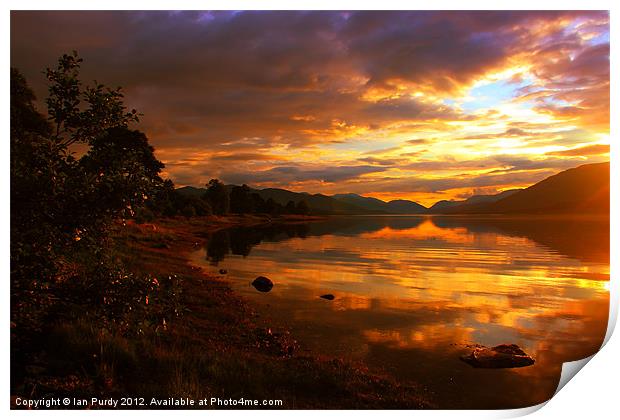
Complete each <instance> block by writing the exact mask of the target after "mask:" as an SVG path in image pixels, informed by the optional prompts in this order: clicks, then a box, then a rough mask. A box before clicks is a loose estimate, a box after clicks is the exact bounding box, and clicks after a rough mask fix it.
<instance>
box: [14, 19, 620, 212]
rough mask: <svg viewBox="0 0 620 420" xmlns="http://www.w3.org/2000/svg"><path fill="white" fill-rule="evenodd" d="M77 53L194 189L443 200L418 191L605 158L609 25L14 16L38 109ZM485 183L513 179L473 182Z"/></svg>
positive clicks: (22, 64)
mask: <svg viewBox="0 0 620 420" xmlns="http://www.w3.org/2000/svg"><path fill="white" fill-rule="evenodd" d="M74 49H75V50H77V51H78V52H79V53H80V55H81V56H82V57H83V58H84V60H85V61H84V66H83V75H84V80H85V81H88V80H93V79H96V80H98V81H100V82H103V83H106V84H109V85H111V86H117V85H120V86H123V87H124V90H125V93H126V100H127V103H128V105H129V106H131V107H134V108H136V109H138V110H139V111H140V112H142V113H143V114H144V117H143V118H142V122H141V123H140V127H139V128H140V129H142V130H144V131H145V132H146V133H147V135H148V136H149V138H150V139H151V142H152V143H153V144H154V145H155V147H156V149H157V153H158V156H159V157H160V158H161V159H162V160H164V162H165V163H166V165H167V168H166V171H167V174H168V175H169V176H170V177H171V178H172V179H173V180H174V181H175V182H176V183H177V184H179V185H182V184H193V185H199V184H204V183H205V182H207V181H208V180H209V179H210V178H213V177H221V178H222V179H224V180H225V181H227V182H246V183H250V184H253V185H256V186H272V185H273V186H275V185H277V186H281V187H285V188H286V187H289V188H304V189H305V190H308V191H311V192H325V193H330V192H341V191H342V188H349V189H350V191H353V192H358V193H368V194H370V193H378V194H379V195H381V196H382V197H384V198H390V197H393V195H391V194H392V193H393V194H400V195H401V196H402V197H404V198H406V197H415V198H416V199H419V200H421V201H424V202H425V203H426V204H428V202H429V201H430V200H433V199H435V198H437V197H436V196H435V195H432V194H428V195H426V196H422V195H420V194H414V192H415V191H417V190H415V188H418V187H416V186H417V185H422V184H418V181H415V182H410V183H407V182H405V181H404V180H408V179H413V180H418V179H419V176H420V173H422V172H423V173H424V176H427V173H428V171H430V170H434V171H436V172H435V173H434V175H433V176H434V178H436V179H435V180H433V181H432V183H431V184H429V183H425V182H426V181H420V182H423V185H424V187H423V188H422V187H420V188H419V189H420V191H421V190H427V191H431V192H439V191H441V192H442V194H445V195H446V196H447V198H450V197H449V196H450V195H451V194H452V195H453V196H454V197H456V196H457V195H459V194H461V195H462V194H468V191H473V188H479V187H480V188H482V187H484V188H488V189H489V190H491V189H493V188H496V189H497V188H508V187H510V186H511V185H513V186H516V185H519V186H522V185H523V183H525V182H529V181H530V180H534V179H536V180H538V178H540V175H541V174H542V173H543V172H542V171H543V170H545V171H546V172H544V173H552V172H554V171H557V170H559V169H561V168H565V167H569V166H571V165H573V166H574V165H577V164H580V163H587V162H595V161H601V160H605V159H608V157H607V152H606V151H605V149H603V148H602V147H604V146H605V144H608V143H609V15H608V13H607V12H596V11H587V12H574V11H571V12H568V11H515V12H510V11H501V12H456V11H449V12H435V11H421V12H396V11H393V12H371V11H364V12H301V11H290V12H270V11H258V12H198V11H193V12H130V11H121V12H61V11H58V12H27V11H20V12H12V13H11V65H12V66H14V67H17V68H19V69H20V70H21V71H22V72H23V73H24V74H25V75H26V77H27V79H28V80H29V82H30V83H31V85H32V86H33V87H34V89H35V91H36V93H37V95H38V97H39V98H44V97H45V85H44V78H43V73H42V70H44V69H45V67H47V66H53V65H54V63H55V60H56V59H57V57H58V56H59V55H61V54H62V53H66V52H69V51H71V50H74ZM42 103H43V102H41V108H42ZM522 159H525V160H522ZM474 162H475V163H474ZM526 162H534V163H532V164H527V163H526ZM485 171H486V172H488V173H491V172H492V171H509V172H510V173H511V174H510V173H508V172H507V173H506V176H507V178H501V179H500V178H497V177H486V178H484V179H485V180H486V179H489V180H494V181H493V182H497V184H495V185H486V181H485V185H482V186H480V185H476V182H479V181H476V182H475V180H476V179H478V177H480V176H482V175H481V174H482V172H485ZM528 171H529V172H528ZM516 172H519V173H520V174H521V175H519V176H520V178H517V176H516V175H515V173H516ZM526 173H529V178H527V177H525V175H524V174H526ZM522 175H523V176H522ZM510 176H512V177H513V178H510ZM423 179H426V178H423ZM510 179H512V181H510ZM400 180H403V181H402V182H401V181H400ZM450 182H452V183H453V184H452V185H453V188H448V187H449V185H450ZM489 182H491V181H489ZM500 182H501V183H500ZM444 183H445V185H444ZM396 185H402V187H398V188H402V189H398V190H395V189H394V188H395V186H396ZM437 185H441V188H439V187H436V186H437ZM312 188H315V189H316V191H314V190H311V189H312ZM464 188H470V190H468V191H464V190H463V189H464ZM443 198H446V197H443Z"/></svg>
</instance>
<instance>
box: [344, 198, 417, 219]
mask: <svg viewBox="0 0 620 420" xmlns="http://www.w3.org/2000/svg"><path fill="white" fill-rule="evenodd" d="M332 197H333V198H335V199H336V200H338V201H341V202H343V203H348V204H351V205H354V206H356V207H360V208H362V209H364V210H366V213H378V214H422V213H425V212H426V210H427V209H426V207H424V206H423V205H421V204H418V203H416V202H414V201H409V200H392V201H389V202H385V201H383V200H379V199H378V198H373V197H363V196H361V195H358V194H336V195H333V196H332Z"/></svg>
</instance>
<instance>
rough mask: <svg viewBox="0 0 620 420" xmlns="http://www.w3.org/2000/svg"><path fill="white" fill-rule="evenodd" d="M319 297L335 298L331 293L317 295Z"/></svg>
mask: <svg viewBox="0 0 620 420" xmlns="http://www.w3.org/2000/svg"><path fill="white" fill-rule="evenodd" d="M319 297H320V298H321V299H327V300H334V299H335V296H334V295H332V294H331V293H328V294H326V295H321V296H319Z"/></svg>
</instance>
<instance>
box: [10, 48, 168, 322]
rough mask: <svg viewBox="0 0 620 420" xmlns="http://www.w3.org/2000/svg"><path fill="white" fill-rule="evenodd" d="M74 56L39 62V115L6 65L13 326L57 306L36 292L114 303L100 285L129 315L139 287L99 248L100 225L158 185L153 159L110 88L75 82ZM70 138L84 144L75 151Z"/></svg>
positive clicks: (103, 229) (103, 242)
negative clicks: (42, 90)
mask: <svg viewBox="0 0 620 420" xmlns="http://www.w3.org/2000/svg"><path fill="white" fill-rule="evenodd" d="M81 62H82V60H81V59H80V58H79V57H78V56H77V53H75V52H74V53H73V54H71V55H67V54H65V55H63V56H62V57H60V59H59V60H58V65H57V67H56V68H54V69H47V73H46V74H47V79H48V82H49V95H48V98H47V100H46V104H47V107H48V115H49V118H48V120H47V121H46V119H45V118H44V117H43V116H42V115H41V114H39V113H38V112H37V110H36V109H35V107H34V104H33V103H34V100H35V97H34V94H33V93H32V91H31V90H30V89H29V88H28V86H27V84H26V81H25V79H24V78H23V76H21V74H20V73H19V72H18V71H17V70H15V69H12V70H11V136H10V144H11V157H10V159H11V168H10V172H11V281H12V282H11V286H12V287H11V298H12V301H11V319H12V321H13V322H16V325H19V326H20V328H26V326H27V325H29V326H30V327H28V328H32V329H34V330H36V329H37V328H41V325H42V324H37V322H40V321H41V319H42V318H41V317H39V318H37V317H35V316H33V314H34V313H35V312H37V313H39V312H42V311H44V310H45V308H47V307H48V306H50V305H53V304H57V303H54V302H58V301H59V300H58V299H56V300H54V299H47V298H46V296H51V294H53V293H56V294H57V296H63V297H64V298H65V299H68V300H70V301H75V302H80V303H81V304H92V305H93V306H92V308H93V310H102V311H103V312H105V310H106V309H105V308H110V307H108V306H105V307H104V306H102V302H104V301H106V302H113V301H114V302H118V301H119V299H120V297H119V296H116V297H115V298H112V296H111V295H110V293H117V292H118V291H119V290H120V289H119V288H124V289H123V290H124V291H125V292H126V293H125V292H124V293H125V295H124V297H126V298H127V299H129V300H130V301H131V302H132V303H131V304H130V305H127V306H123V305H121V304H119V306H115V308H117V309H118V310H121V309H120V308H123V307H127V308H129V307H132V308H133V309H134V313H137V312H138V309H139V307H140V305H137V304H135V302H136V300H135V299H138V298H139V296H141V294H142V293H146V292H147V291H148V281H147V280H146V279H143V278H142V279H141V278H138V277H135V276H133V275H129V274H127V273H125V272H124V269H123V268H122V267H121V266H119V265H118V263H117V262H116V260H115V259H114V258H112V257H110V256H108V246H107V244H108V241H107V232H108V230H109V229H110V227H111V225H112V222H113V221H114V220H115V219H118V218H122V217H125V216H128V215H131V214H132V213H133V212H134V209H137V208H140V207H141V206H142V205H143V204H144V201H145V200H146V199H147V198H148V197H149V196H151V195H152V193H153V191H154V190H156V189H157V188H158V187H160V186H161V184H162V180H161V178H160V177H159V172H160V170H161V168H163V164H161V162H159V161H158V160H157V159H156V158H155V156H154V154H153V148H152V147H151V146H150V145H149V144H148V140H147V139H146V136H145V135H144V134H143V133H140V132H139V131H133V130H130V129H129V128H128V125H129V124H130V123H131V122H135V121H137V120H138V114H137V112H136V111H135V110H132V111H127V110H126V107H125V105H124V103H123V94H122V92H121V90H120V88H118V89H109V88H107V87H105V86H103V85H101V84H96V85H95V86H86V87H84V86H83V85H82V82H81V81H80V79H79V69H80V65H81ZM73 144H80V145H81V146H82V147H83V148H85V149H86V152H85V154H84V155H83V156H82V157H81V158H79V159H78V158H76V157H75V156H74V155H73V153H72V152H71V150H70V149H69V146H71V145H73ZM121 279H123V281H122V282H121V281H120V280H121ZM142 280H145V281H147V283H142ZM134 286H136V287H135V288H133V287H134ZM128 288H133V289H132V290H131V291H130V290H129V289H128ZM105 296H107V298H109V299H108V300H106V298H104V297H105ZM97 305H98V306H97ZM115 310H116V309H115ZM35 318H36V319H38V321H35ZM117 325H121V324H120V323H119V324H117ZM124 325H127V324H124Z"/></svg>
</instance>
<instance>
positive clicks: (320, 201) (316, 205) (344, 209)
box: [253, 188, 368, 214]
mask: <svg viewBox="0 0 620 420" xmlns="http://www.w3.org/2000/svg"><path fill="white" fill-rule="evenodd" d="M253 191H254V192H257V193H258V194H260V195H261V197H263V198H264V199H265V200H267V199H269V198H271V199H273V200H274V201H275V202H277V203H280V204H282V205H286V203H287V202H289V201H291V200H292V201H294V202H298V201H301V200H306V203H308V207H310V211H311V212H312V213H315V214H365V213H368V212H367V211H366V210H365V209H363V208H361V207H358V206H356V205H354V204H350V203H346V202H342V201H340V200H337V199H335V198H333V197H329V196H327V195H323V194H308V193H297V192H292V191H288V190H283V189H280V188H265V189H263V190H253Z"/></svg>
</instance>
